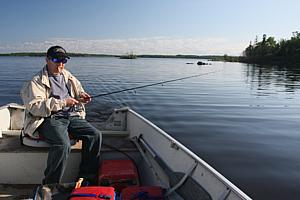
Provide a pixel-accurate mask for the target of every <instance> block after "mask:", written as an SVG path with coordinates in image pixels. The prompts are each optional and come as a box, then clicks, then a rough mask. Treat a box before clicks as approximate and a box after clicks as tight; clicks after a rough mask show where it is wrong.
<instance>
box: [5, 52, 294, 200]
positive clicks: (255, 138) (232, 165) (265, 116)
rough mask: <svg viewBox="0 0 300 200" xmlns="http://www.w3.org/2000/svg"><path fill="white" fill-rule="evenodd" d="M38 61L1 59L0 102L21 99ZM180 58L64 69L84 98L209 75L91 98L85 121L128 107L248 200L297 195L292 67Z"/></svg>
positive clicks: (73, 62) (80, 62)
mask: <svg viewBox="0 0 300 200" xmlns="http://www.w3.org/2000/svg"><path fill="white" fill-rule="evenodd" d="M189 61H191V62H193V63H197V61H196V60H189ZM43 62H44V59H43V58H30V57H0V104H1V105H3V104H6V103H9V102H18V103H20V102H21V101H20V98H19V90H20V88H21V86H22V84H23V82H24V81H25V80H28V79H29V78H30V77H31V76H32V74H33V73H35V72H37V71H38V70H39V69H40V68H41V67H42V65H43ZM187 62H188V61H187V60H184V59H146V58H143V59H140V58H139V59H135V60H122V59H117V58H72V59H70V62H68V64H67V68H68V69H69V70H70V71H71V72H72V73H73V74H74V75H76V76H77V77H78V79H79V80H81V82H82V84H83V85H84V87H85V89H86V91H87V92H88V93H90V94H91V95H97V94H101V93H106V92H111V91H116V90H122V89H126V88H131V87H137V86H140V85H146V84H151V83H155V82H160V81H165V80H170V79H176V78H180V77H185V76H190V75H194V74H201V73H203V74H205V73H207V72H213V73H211V74H207V75H205V76H201V77H197V78H191V79H187V80H182V81H177V82H173V83H168V84H164V85H163V86H161V85H157V86H153V87H148V88H144V89H140V90H136V91H130V92H124V93H119V94H113V95H110V96H106V97H101V98H95V99H93V101H92V102H91V103H90V104H89V105H88V106H87V111H88V115H87V118H88V120H90V121H104V120H105V119H106V118H107V117H108V116H109V114H110V113H111V112H112V110H113V109H114V108H116V107H122V106H130V107H131V108H133V109H134V110H136V111H138V112H139V113H141V114H142V115H144V116H145V117H146V118H148V119H150V120H151V121H152V122H154V123H155V124H157V125H158V126H159V127H161V128H162V129H164V130H166V131H167V132H168V133H170V134H171V135H172V136H173V137H175V138H176V139H178V140H179V141H180V142H181V143H183V144H184V145H186V146H187V147H188V148H190V149H191V150H192V151H194V152H195V153H196V154H197V155H199V156H200V157H201V158H203V159H204V160H205V161H207V162H208V163H209V164H211V165H212V166H213V167H214V168H216V169H217V170H218V171H219V172H221V173H222V174H223V175H224V176H225V177H226V178H228V179H229V180H230V181H232V182H233V183H234V184H236V185H237V186H238V187H240V188H241V189H242V190H243V191H245V192H246V193H247V194H249V195H250V196H251V197H252V198H253V199H269V200H271V199H272V200H273V199H298V197H299V196H300V191H299V189H298V187H299V185H300V171H299V168H300V157H299V155H300V148H299V147H300V134H299V130H300V123H299V117H300V115H299V111H298V110H299V109H298V108H300V101H299V97H300V92H299V91H300V90H299V80H300V79H299V78H300V72H299V70H298V69H297V68H289V67H276V66H257V65H246V64H240V63H222V62H212V65H207V66H197V65H186V64H185V63H187ZM20 71H22V73H16V72H20Z"/></svg>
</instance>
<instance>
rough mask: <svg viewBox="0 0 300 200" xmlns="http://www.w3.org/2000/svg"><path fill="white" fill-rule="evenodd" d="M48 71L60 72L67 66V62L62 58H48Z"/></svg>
mask: <svg viewBox="0 0 300 200" xmlns="http://www.w3.org/2000/svg"><path fill="white" fill-rule="evenodd" d="M46 62H47V66H48V71H49V72H50V73H52V74H55V75H56V74H60V73H61V72H62V71H63V69H64V68H65V63H64V62H63V61H61V60H58V61H56V62H54V61H53V60H52V59H51V58H46Z"/></svg>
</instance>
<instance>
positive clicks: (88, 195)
mask: <svg viewBox="0 0 300 200" xmlns="http://www.w3.org/2000/svg"><path fill="white" fill-rule="evenodd" d="M69 199H70V200H95V199H98V200H101V199H103V200H115V190H114V188H113V187H101V186H88V187H80V188H75V189H74V190H73V191H72V193H71V195H70V197H69Z"/></svg>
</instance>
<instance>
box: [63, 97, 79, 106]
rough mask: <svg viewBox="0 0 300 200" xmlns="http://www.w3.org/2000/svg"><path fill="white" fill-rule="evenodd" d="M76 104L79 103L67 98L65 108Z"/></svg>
mask: <svg viewBox="0 0 300 200" xmlns="http://www.w3.org/2000/svg"><path fill="white" fill-rule="evenodd" d="M78 103H79V101H77V100H76V99H74V98H67V99H66V106H68V107H71V106H74V105H75V104H78Z"/></svg>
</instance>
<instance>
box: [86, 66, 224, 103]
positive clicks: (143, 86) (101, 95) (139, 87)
mask: <svg viewBox="0 0 300 200" xmlns="http://www.w3.org/2000/svg"><path fill="white" fill-rule="evenodd" d="M217 71H219V70H216V71H212V72H207V73H202V74H196V75H192V76H186V77H182V78H176V79H171V80H167V81H161V82H157V83H151V84H148V85H142V86H137V87H132V88H127V89H123V90H117V91H113V92H108V93H102V94H98V95H93V96H91V97H90V98H98V97H103V96H108V95H112V94H117V93H121V92H126V91H131V90H137V89H141V88H145V87H151V86H155V85H163V84H165V83H170V82H175V81H181V80H185V79H189V78H194V77H199V76H205V75H208V74H212V73H215V72H217Z"/></svg>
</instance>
